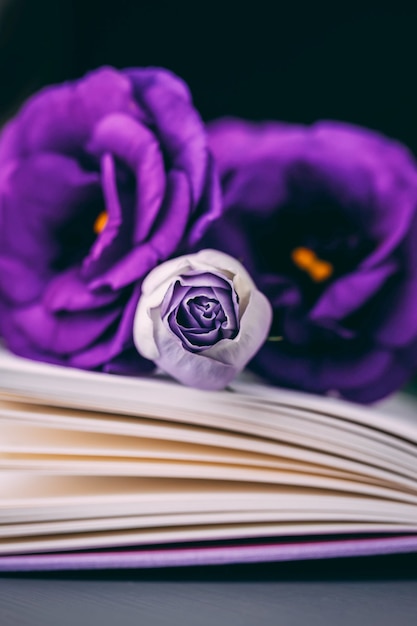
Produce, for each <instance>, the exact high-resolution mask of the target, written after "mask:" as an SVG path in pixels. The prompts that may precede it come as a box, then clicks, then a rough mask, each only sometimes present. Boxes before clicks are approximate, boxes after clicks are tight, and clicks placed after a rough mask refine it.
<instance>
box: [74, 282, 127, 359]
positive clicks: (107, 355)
mask: <svg viewBox="0 0 417 626" xmlns="http://www.w3.org/2000/svg"><path fill="white" fill-rule="evenodd" d="M139 296H140V285H138V286H137V287H136V288H135V289H134V291H133V293H132V295H131V297H130V299H129V301H128V302H127V304H126V305H125V307H124V309H123V311H122V312H121V319H120V321H119V322H118V324H117V328H116V330H115V331H114V330H112V332H111V333H109V334H108V335H107V336H105V337H104V338H101V339H100V341H99V342H98V343H95V344H92V345H90V346H87V347H86V348H85V349H84V350H81V351H79V352H78V353H77V354H72V355H71V356H70V364H71V365H72V366H74V367H80V368H83V369H95V368H97V367H101V366H105V364H106V363H109V362H110V361H112V360H113V359H115V358H117V357H118V356H119V355H120V354H122V353H123V352H125V351H126V350H129V349H130V348H131V347H132V346H133V319H134V317H135V312H136V307H137V303H138V300H139Z"/></svg>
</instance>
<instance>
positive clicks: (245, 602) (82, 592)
mask: <svg viewBox="0 0 417 626" xmlns="http://www.w3.org/2000/svg"><path fill="white" fill-rule="evenodd" d="M415 565H416V559H414V560H412V561H410V560H407V559H405V560H401V559H398V558H397V559H395V558H394V559H391V560H388V561H386V560H385V561H384V562H381V564H380V563H379V562H378V560H376V561H374V565H373V566H372V567H369V564H368V562H366V561H365V562H364V561H361V562H357V563H356V564H355V565H354V566H352V565H351V564H346V563H343V562H338V563H337V564H334V565H332V564H328V565H326V566H325V567H324V568H323V567H320V566H317V568H316V566H315V565H314V564H306V565H305V566H303V564H298V565H297V566H295V567H291V566H289V567H287V568H286V569H285V568H284V570H282V569H275V570H274V569H273V568H272V569H271V568H267V569H266V570H265V569H262V568H259V567H258V568H257V567H252V568H247V569H246V570H245V571H244V573H243V575H240V574H242V571H240V573H239V568H234V569H233V570H230V571H229V570H227V569H226V570H224V569H223V570H222V569H217V570H216V569H215V570H206V571H204V570H198V571H192V570H190V571H189V572H185V571H182V572H181V571H179V570H177V571H171V572H168V573H163V572H162V573H158V572H156V573H155V572H144V573H140V574H135V573H134V572H125V573H119V574H117V573H116V572H113V573H109V574H105V575H100V574H97V573H96V574H91V575H89V574H84V575H76V574H73V575H66V576H65V575H64V576H63V575H52V574H51V575H49V576H45V575H43V576H34V575H32V576H14V577H12V576H10V575H9V576H4V577H2V578H0V624H1V626H73V625H76V626H84V625H87V624H88V625H89V626H96V625H97V626H107V625H110V624H116V625H117V626H124V625H126V626H130V625H132V626H133V625H134V626H138V625H140V626H142V625H143V626H162V625H165V624H167V625H168V624H169V625H170V626H176V625H177V624H178V625H179V626H188V625H190V626H209V625H210V626H212V625H214V626H223V625H224V626H226V625H227V626H253V625H254V626H261V625H264V624H267V625H269V624H271V625H274V626H281V625H282V626H299V625H300V626H301V625H302V626H304V625H306V626H316V625H317V626H330V625H331V626H362V625H364V626H373V625H375V626H376V625H378V626H415V625H416V624H417V571H416V567H415ZM315 568H316V569H315Z"/></svg>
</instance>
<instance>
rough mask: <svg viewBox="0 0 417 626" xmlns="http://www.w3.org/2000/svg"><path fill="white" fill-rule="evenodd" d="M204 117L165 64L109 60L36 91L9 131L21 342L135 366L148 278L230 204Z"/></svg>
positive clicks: (8, 256) (95, 361)
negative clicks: (134, 65) (222, 199)
mask: <svg viewBox="0 0 417 626" xmlns="http://www.w3.org/2000/svg"><path fill="white" fill-rule="evenodd" d="M206 144H207V142H206V135H205V131H204V127H203V124H202V121H201V119H200V117H199V115H198V114H197V112H196V111H195V109H194V108H193V105H192V102H191V98H190V94H189V92H188V89H187V87H186V86H185V85H184V83H183V82H182V81H181V80H180V79H178V78H177V77H175V76H173V75H172V74H171V73H169V72H168V71H165V70H162V69H153V68H150V69H128V70H123V71H117V70H114V69H112V68H102V69H99V70H97V71H95V72H92V73H91V74H89V75H87V76H86V77H84V78H82V79H81V80H79V81H76V82H73V83H66V84H63V85H60V86H55V87H50V88H48V89H45V90H43V91H41V92H40V93H39V94H37V95H35V96H34V97H32V98H31V99H30V100H29V101H28V102H27V103H26V104H25V105H24V106H23V108H22V109H21V111H20V112H19V113H18V114H17V115H16V117H15V118H14V119H13V120H12V121H11V122H10V123H9V124H8V125H7V126H6V127H5V129H4V130H3V133H2V135H1V136H0V238H1V239H0V296H1V311H0V314H1V330H2V334H3V336H4V338H5V340H6V343H7V345H8V346H9V348H10V349H12V350H14V351H15V352H17V353H19V354H21V355H23V356H27V357H30V358H35V359H43V360H48V361H52V362H57V363H64V364H68V365H73V366H76V367H82V368H98V369H100V368H102V369H105V370H108V371H129V372H135V371H137V370H140V369H141V367H142V366H143V363H142V360H141V359H140V357H139V356H138V355H137V353H136V351H135V350H134V348H133V339H132V325H133V317H134V313H135V310H136V304H137V301H138V297H139V293H140V282H141V280H142V279H143V277H144V276H145V275H146V274H147V273H148V272H149V271H150V270H151V269H152V268H154V267H155V266H156V265H157V264H158V263H160V262H161V261H164V260H165V259H167V258H169V257H170V256H172V255H173V254H174V253H177V251H178V250H179V249H180V248H181V246H182V245H183V244H184V242H187V244H190V243H192V242H194V243H195V242H196V241H198V239H199V238H200V236H201V233H202V232H203V231H204V229H205V227H206V225H207V224H208V223H209V221H210V220H211V219H213V217H214V216H215V215H216V214H217V212H218V193H217V183H216V177H215V175H214V173H213V167H212V159H211V156H210V154H209V152H208V150H207V145H206Z"/></svg>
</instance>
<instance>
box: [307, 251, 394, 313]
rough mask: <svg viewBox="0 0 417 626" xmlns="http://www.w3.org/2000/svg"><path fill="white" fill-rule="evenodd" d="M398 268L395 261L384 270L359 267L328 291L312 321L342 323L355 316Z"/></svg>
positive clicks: (315, 309)
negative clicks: (330, 320)
mask: <svg viewBox="0 0 417 626" xmlns="http://www.w3.org/2000/svg"><path fill="white" fill-rule="evenodd" d="M396 269H397V264H396V262H395V261H394V260H392V261H390V262H385V264H384V265H382V266H380V267H373V268H369V269H367V268H364V269H362V268H358V269H357V270H356V271H355V272H353V273H352V274H348V275H347V276H342V277H341V278H339V279H338V280H336V281H335V282H334V283H332V284H331V285H329V287H328V288H327V289H326V290H325V291H324V293H323V295H322V296H321V298H320V299H319V300H318V302H317V303H316V304H315V305H314V308H313V309H312V311H311V313H310V314H309V319H311V320H312V321H317V320H320V319H321V318H323V319H334V320H341V319H343V318H344V317H347V316H348V315H350V314H351V313H354V312H355V311H356V310H357V309H359V308H360V307H361V306H362V305H363V304H365V303H366V302H368V301H369V300H370V298H372V296H373V295H374V294H375V293H376V292H377V291H378V290H379V289H380V288H381V287H382V286H383V285H384V284H385V283H386V281H387V280H388V278H389V277H390V276H392V275H393V274H394V272H395V270H396Z"/></svg>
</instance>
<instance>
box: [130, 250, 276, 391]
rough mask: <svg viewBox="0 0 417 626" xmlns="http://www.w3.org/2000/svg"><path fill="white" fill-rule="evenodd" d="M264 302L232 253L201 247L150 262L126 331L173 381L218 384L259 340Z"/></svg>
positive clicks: (267, 320)
mask: <svg viewBox="0 0 417 626" xmlns="http://www.w3.org/2000/svg"><path fill="white" fill-rule="evenodd" d="M271 319H272V313H271V306H270V304H269V302H268V300H267V299H266V298H265V296H264V295H263V294H262V293H261V292H260V291H258V290H257V288H256V286H255V284H254V282H253V281H252V279H251V277H250V276H249V274H248V273H247V271H246V270H245V269H244V267H243V266H242V265H241V263H239V262H238V261H237V260H236V259H234V258H232V257H230V256H228V255H227V254H224V253H222V252H218V251H216V250H202V251H201V252H198V253H197V254H190V255H186V256H182V257H179V258H176V259H173V260H171V261H167V262H165V263H163V264H162V265H160V266H158V267H156V268H155V269H154V270H153V271H152V272H150V274H149V275H148V276H147V277H146V279H145V280H144V282H143V285H142V295H141V298H140V300H139V304H138V307H137V310H136V315H135V321H134V327H133V336H134V342H135V345H136V347H137V349H138V351H139V352H140V353H141V354H142V356H144V357H146V358H147V359H151V360H152V361H154V362H155V363H156V364H157V365H158V366H159V367H160V368H161V369H162V370H163V371H165V372H167V373H168V374H170V375H171V376H173V377H174V378H176V379H177V380H179V381H180V382H182V383H184V384H186V385H190V386H192V387H197V388H200V389H221V388H223V387H225V386H226V385H227V384H228V383H229V382H230V381H231V380H233V378H234V377H235V376H236V375H237V374H238V373H239V372H240V371H241V370H242V369H243V368H244V367H245V365H246V364H247V363H248V361H249V360H250V359H251V358H252V357H253V356H254V354H255V353H256V352H257V351H258V349H259V348H260V347H261V345H262V344H263V343H264V341H265V339H266V337H267V335H268V331H269V328H270V325H271Z"/></svg>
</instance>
